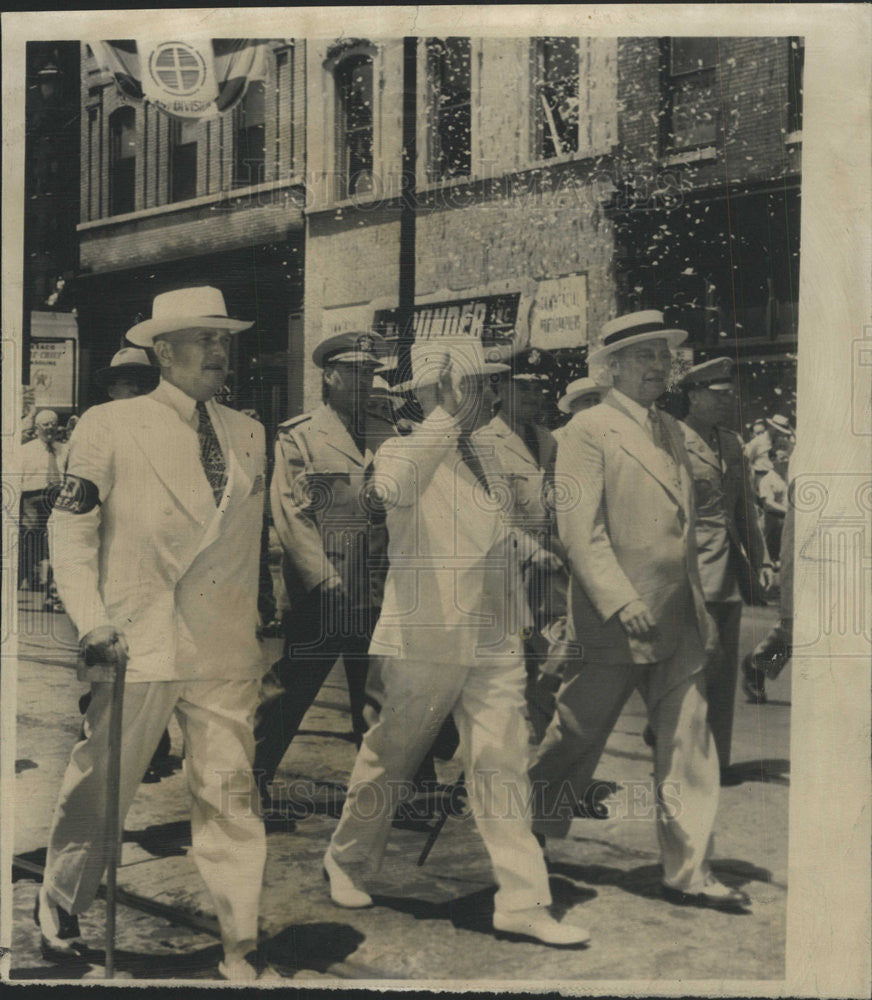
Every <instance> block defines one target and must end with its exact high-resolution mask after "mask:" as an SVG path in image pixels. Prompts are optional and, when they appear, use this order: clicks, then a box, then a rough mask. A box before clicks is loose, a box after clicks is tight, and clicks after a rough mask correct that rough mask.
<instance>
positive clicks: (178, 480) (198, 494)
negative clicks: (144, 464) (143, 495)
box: [129, 396, 215, 528]
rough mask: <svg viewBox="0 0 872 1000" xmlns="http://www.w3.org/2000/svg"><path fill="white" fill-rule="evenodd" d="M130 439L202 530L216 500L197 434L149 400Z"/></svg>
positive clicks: (145, 400)
mask: <svg viewBox="0 0 872 1000" xmlns="http://www.w3.org/2000/svg"><path fill="white" fill-rule="evenodd" d="M137 409H138V411H139V412H138V414H137V416H138V418H139V419H138V420H137V421H136V422H135V423H134V424H132V425H131V427H130V428H129V434H130V437H131V439H132V440H133V441H134V442H135V444H136V445H137V446H138V447H139V449H140V451H142V453H143V454H144V455H145V457H146V458H147V459H148V461H149V463H150V464H151V466H152V468H153V469H154V471H155V472H156V473H157V476H158V478H159V479H160V480H161V482H162V483H163V484H164V486H165V487H166V488H167V489H168V490H169V491H170V492H171V493H172V494H173V495H174V496H175V497H176V499H177V500H178V501H179V503H180V504H181V505H182V507H183V508H184V509H185V510H186V511H187V512H188V513H189V514H190V515H191V517H193V518H194V520H195V521H197V522H198V523H199V524H200V525H201V526H202V527H204V528H205V527H206V525H207V524H208V523H209V521H210V520H211V519H212V516H213V514H214V512H215V500H214V497H213V495H212V490H211V488H210V486H209V481H208V479H206V473H205V472H204V471H203V466H202V465H201V464H200V455H199V443H198V439H197V432H196V431H195V430H194V429H193V428H192V427H190V426H189V425H188V424H186V423H185V422H184V421H183V420H182V419H181V418H180V417H179V415H178V413H176V411H175V410H174V409H172V407H170V406H167V405H166V404H165V403H161V402H160V401H158V400H156V399H151V398H149V397H147V396H145V397H143V398H142V406H141V407H138V408H137Z"/></svg>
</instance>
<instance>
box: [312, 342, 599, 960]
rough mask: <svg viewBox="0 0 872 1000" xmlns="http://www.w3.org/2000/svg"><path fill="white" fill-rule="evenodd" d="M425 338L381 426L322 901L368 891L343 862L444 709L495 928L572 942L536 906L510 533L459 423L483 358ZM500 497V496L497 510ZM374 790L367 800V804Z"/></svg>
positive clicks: (366, 852) (386, 821) (395, 790)
mask: <svg viewBox="0 0 872 1000" xmlns="http://www.w3.org/2000/svg"><path fill="white" fill-rule="evenodd" d="M447 343H448V342H447V341H444V340H441V339H436V340H433V341H427V342H424V343H422V344H416V345H415V346H414V347H413V348H412V368H413V375H414V377H415V382H416V392H417V395H418V399H419V402H420V403H421V406H422V409H423V410H424V413H425V419H424V421H423V423H422V424H420V425H419V426H418V427H417V428H416V429H415V430H414V431H412V433H411V434H410V435H408V437H404V438H397V439H395V440H393V441H387V442H386V443H385V444H384V445H382V447H381V448H380V449H379V454H378V456H377V458H376V469H375V477H374V489H375V491H376V494H377V495H378V496H379V497H380V498H381V499H382V500H383V502H384V504H385V508H386V511H387V528H388V539H389V542H388V558H389V570H388V576H387V581H386V585H385V597H384V603H383V606H382V613H381V617H380V618H379V621H378V624H377V625H376V629H375V632H374V634H373V640H372V645H371V647H370V655H371V657H373V660H374V662H373V666H374V667H375V668H376V671H377V673H378V679H379V683H380V689H381V697H380V699H379V700H380V702H381V710H380V713H379V717H378V720H377V721H376V722H375V724H374V725H373V726H372V727H371V728H370V729H369V730H367V732H366V734H365V736H364V738H363V743H362V745H361V748H360V752H359V753H358V756H357V760H356V761H355V764H354V770H353V771H352V774H351V778H350V781H349V788H348V795H347V798H346V801H345V806H344V808H343V811H342V817H341V819H340V821H339V825H338V826H337V828H336V830H335V832H334V834H333V838H332V840H331V842H330V847H329V848H328V850H327V853H326V855H325V857H324V870H325V875H326V877H327V878H328V879H329V881H330V893H331V896H332V898H333V900H334V902H335V903H337V904H338V905H340V906H346V907H362V906H369V905H371V904H372V899H371V897H370V896H369V894H368V893H367V892H366V891H365V890H364V889H363V888H361V887H360V885H359V883H358V882H357V881H356V879H355V875H354V874H353V870H354V868H355V867H356V865H357V864H358V863H360V864H365V865H367V866H376V867H377V866H378V865H379V864H380V863H381V859H382V856H383V854H384V850H385V846H386V843H387V839H388V835H389V834H390V829H391V821H392V819H393V816H394V812H395V810H396V807H397V805H398V803H399V801H400V800H401V795H402V792H403V789H404V787H405V785H404V783H407V782H408V781H409V779H410V778H411V776H412V775H413V774H414V772H415V768H416V767H417V766H418V764H419V763H420V761H421V759H422V757H423V756H424V753H425V752H426V750H427V748H428V747H429V746H430V745H431V743H432V742H433V739H434V738H435V736H436V734H437V733H438V731H439V728H440V726H441V725H442V723H443V721H444V719H445V718H446V716H447V715H448V713H449V712H451V713H453V715H454V719H455V722H456V723H457V728H458V731H459V733H460V744H461V747H462V755H463V762H464V766H465V774H466V782H467V788H468V793H469V803H470V807H471V809H472V813H473V815H474V817H475V820H476V824H477V826H478V830H479V832H480V834H481V836H482V839H483V840H484V842H485V846H486V847H487V850H488V853H489V854H490V857H491V862H492V864H493V868H494V873H495V876H496V881H497V884H498V891H497V894H496V897H495V900H494V917H493V921H494V928H495V929H496V930H497V931H499V932H502V933H507V934H516V935H523V936H525V937H532V938H535V939H537V940H539V941H543V942H545V943H548V944H552V945H578V944H582V943H584V942H585V941H586V940H587V939H588V936H589V935H588V933H587V931H585V930H584V929H583V928H581V927H578V926H572V925H571V924H568V923H566V922H564V923H558V922H557V921H555V920H554V919H553V918H552V917H551V916H550V915H549V914H548V910H547V907H548V905H549V904H550V902H551V896H550V893H549V888H548V875H547V872H546V870H545V862H544V859H543V857H542V852H541V850H540V849H539V846H538V845H537V843H536V840H535V838H534V837H533V834H532V832H531V829H530V814H529V810H528V808H527V809H525V803H527V804H528V792H529V788H528V785H527V778H526V769H527V763H528V746H527V733H526V727H525V725H524V718H523V704H524V662H523V646H522V641H521V638H520V636H519V631H520V629H519V627H518V625H519V622H520V620H521V619H520V618H519V614H520V611H521V609H522V608H523V604H524V595H523V587H522V582H521V576H520V563H521V561H522V560H523V558H524V555H525V553H524V552H522V551H521V550H520V547H516V545H515V541H516V539H514V538H513V537H512V535H511V533H510V532H507V531H506V529H505V525H504V523H503V512H504V511H505V510H510V509H511V500H510V498H508V497H503V500H504V501H505V504H501V502H500V501H499V498H498V497H497V496H496V495H495V494H496V493H497V492H500V487H499V486H498V485H497V484H496V483H494V481H493V477H494V476H499V470H498V469H494V467H493V466H492V467H491V471H490V472H489V471H487V469H488V465H489V462H488V460H487V456H484V455H482V456H481V457H479V456H478V455H477V454H476V451H475V448H474V446H473V444H472V443H471V441H470V437H469V432H470V431H471V430H472V429H473V428H474V427H475V425H476V424H477V423H479V422H480V419H481V415H482V411H483V402H484V400H483V397H484V393H485V387H484V377H485V375H487V374H489V373H496V372H498V371H502V370H504V369H505V368H506V366H505V365H501V364H492V365H490V366H488V364H487V362H486V361H485V358H484V352H483V349H482V346H481V342H480V341H478V340H475V339H474V338H467V339H466V340H465V342H462V343H456V342H455V343H451V344H450V346H446V345H447ZM501 508H502V509H501ZM374 803H375V804H376V807H375V808H373V805H374Z"/></svg>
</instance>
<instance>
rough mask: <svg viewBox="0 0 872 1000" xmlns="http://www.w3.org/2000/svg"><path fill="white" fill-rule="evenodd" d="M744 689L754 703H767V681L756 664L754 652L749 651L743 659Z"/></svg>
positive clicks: (749, 699)
mask: <svg viewBox="0 0 872 1000" xmlns="http://www.w3.org/2000/svg"><path fill="white" fill-rule="evenodd" d="M742 690H743V691H744V692H745V695H746V697H747V698H748V701H749V702H751V704H752V705H753V704H758V705H765V704H766V701H767V698H766V682H765V681H764V679H763V675H762V674H761V673H760V672H759V671H758V670H757V668H756V666H755V665H754V654H753V653H748V654H747V655H746V656H745V658H744V659H743V660H742Z"/></svg>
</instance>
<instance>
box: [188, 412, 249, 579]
mask: <svg viewBox="0 0 872 1000" xmlns="http://www.w3.org/2000/svg"><path fill="white" fill-rule="evenodd" d="M215 411H216V412H215V413H212V414H211V416H213V418H215V420H214V422H216V423H217V422H220V424H221V430H222V431H223V438H224V441H226V443H227V454H226V455H225V456H224V458H225V461H226V462H227V486H226V487H225V490H224V496H223V497H222V498H221V503H220V504H219V505H218V506H217V507H215V506H214V505H213V514H212V517H211V519H210V521H209V524H208V526H207V528H206V531H205V533H204V535H203V537H202V538H201V539H200V543H199V545H198V546H197V548H196V550H195V552H194V554H193V557H192V561H193V559H196V557H197V556H198V555H199V554H200V553H201V552H202V551H203V550H204V549H206V548H208V547H209V546H210V545H211V544H212V543H213V542H214V541H215V540H216V539H217V538H218V536H219V535H220V534H221V529H222V527H223V524H224V520H225V518H226V517H227V516H228V515H229V513H230V512H231V510H232V509H233V508H234V507H235V506H236V505H237V504H239V503H240V502H241V501H243V500H244V499H245V498H246V497H247V496H248V494H249V493H250V492H251V488H252V485H253V479H252V475H251V469H250V467H249V463H247V462H245V461H244V458H245V457H246V456H245V453H244V451H240V443H241V442H240V440H239V435H238V434H236V433H234V428H233V425H232V423H231V421H230V420H229V419H228V415H227V412H226V409H225V408H223V407H220V406H219V407H215ZM216 430H217V428H216Z"/></svg>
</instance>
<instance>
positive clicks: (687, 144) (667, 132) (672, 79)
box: [660, 36, 723, 156]
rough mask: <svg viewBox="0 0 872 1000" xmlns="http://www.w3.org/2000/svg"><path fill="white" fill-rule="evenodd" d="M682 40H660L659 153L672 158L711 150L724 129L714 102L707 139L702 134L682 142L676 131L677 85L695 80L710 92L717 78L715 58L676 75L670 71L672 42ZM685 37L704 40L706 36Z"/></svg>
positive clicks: (680, 71)
mask: <svg viewBox="0 0 872 1000" xmlns="http://www.w3.org/2000/svg"><path fill="white" fill-rule="evenodd" d="M684 37H685V36H675V37H667V38H662V39H661V72H660V79H661V86H660V92H661V104H662V111H663V114H662V115H661V129H660V153H661V155H662V156H672V155H674V154H680V153H687V152H691V151H693V150H699V149H710V148H712V147H713V146H716V145H717V143H718V140H719V138H720V135H721V130H722V127H723V122H722V115H721V107H720V104H719V102H717V101H714V102H713V104H712V108H713V110H712V123H711V134H710V136H709V135H703V136H702V137H700V138H698V139H694V140H692V141H688V140H683V141H682V140H681V139H680V138H679V136H678V134H677V132H676V126H675V112H676V97H677V96H678V97H680V96H683V95H681V94H680V92H679V85H680V84H686V83H687V82H688V81H692V80H695V81H697V82H698V83H700V84H701V87H702V88H704V89H711V90H713V89H714V87H715V86H716V84H717V79H718V77H717V74H718V63H717V59H716V60H715V61H714V63H713V64H712V65H708V66H701V67H698V68H695V69H694V68H690V69H680V70H678V71H677V72H673V43H674V42H675V41H676V38H680V39H683V38H684ZM687 37H692V38H695V37H703V38H707V37H709V36H687ZM715 41H717V39H715ZM684 96H686V95H684ZM679 107H680V104H679Z"/></svg>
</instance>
